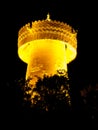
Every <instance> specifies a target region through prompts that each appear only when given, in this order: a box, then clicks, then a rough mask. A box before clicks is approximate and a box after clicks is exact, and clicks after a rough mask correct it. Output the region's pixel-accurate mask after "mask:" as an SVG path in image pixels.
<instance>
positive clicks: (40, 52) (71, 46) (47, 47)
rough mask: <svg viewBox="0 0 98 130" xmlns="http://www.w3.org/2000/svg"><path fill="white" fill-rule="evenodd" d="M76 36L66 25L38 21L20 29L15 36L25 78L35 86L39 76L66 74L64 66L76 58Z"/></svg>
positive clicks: (48, 17)
mask: <svg viewBox="0 0 98 130" xmlns="http://www.w3.org/2000/svg"><path fill="white" fill-rule="evenodd" d="M76 36H77V33H76V31H75V30H74V29H73V28H72V27H71V26H69V25H68V24H66V23H63V22H60V21H56V20H51V19H50V16H49V14H48V15H47V18H46V19H45V20H38V21H34V22H32V23H28V24H26V25H25V26H23V27H22V28H21V29H20V30H19V33H18V55H19V57H20V59H21V60H23V61H24V62H25V63H27V71H26V79H28V78H29V77H30V78H32V84H33V85H34V84H35V83H36V81H37V79H38V77H40V78H43V76H44V75H48V76H53V75H55V74H58V75H65V74H66V73H67V71H68V70H67V64H68V63H70V62H71V61H72V60H74V59H75V57H76V55H77V38H76Z"/></svg>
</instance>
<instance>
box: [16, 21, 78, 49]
mask: <svg viewBox="0 0 98 130" xmlns="http://www.w3.org/2000/svg"><path fill="white" fill-rule="evenodd" d="M76 36H77V32H76V31H75V30H74V29H73V28H72V27H71V26H69V25H68V24H67V23H63V22H60V21H56V20H48V19H46V20H38V21H34V22H32V23H28V24H26V25H25V26H23V27H22V28H21V29H20V30H19V33H18V47H20V46H21V45H23V44H25V43H27V42H30V41H33V40H39V39H54V40H56V39H57V40H60V41H63V42H67V43H69V44H70V45H71V46H73V47H74V48H77V38H76Z"/></svg>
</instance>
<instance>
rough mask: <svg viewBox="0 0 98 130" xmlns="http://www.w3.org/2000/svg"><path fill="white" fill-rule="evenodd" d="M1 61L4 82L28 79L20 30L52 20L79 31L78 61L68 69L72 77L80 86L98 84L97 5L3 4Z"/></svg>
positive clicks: (57, 0)
mask: <svg viewBox="0 0 98 130" xmlns="http://www.w3.org/2000/svg"><path fill="white" fill-rule="evenodd" d="M1 5H2V7H3V8H2V9H1V30H2V36H1V41H2V43H1V50H2V52H1V59H2V64H1V66H2V70H4V71H2V78H3V80H2V81H4V82H9V81H11V80H15V79H17V78H19V77H22V76H25V71H26V64H25V63H23V62H22V61H21V60H20V59H19V57H18V54H17V49H18V48H17V38H18V31H19V29H20V28H21V27H22V26H23V25H25V24H26V23H28V22H31V21H35V20H41V19H46V15H47V13H50V15H51V19H53V20H59V21H63V22H66V23H68V24H70V25H71V26H73V28H74V29H76V30H78V35H77V40H78V48H77V52H78V55H77V58H76V59H75V60H74V61H73V62H72V63H70V64H69V65H68V71H69V76H71V77H72V79H73V80H75V81H77V82H80V83H81V82H92V81H94V80H95V82H97V72H98V69H97V66H98V63H97V60H98V58H97V52H98V51H97V28H98V25H97V8H96V3H95V2H89V3H85V2H83V1H82V2H81V1H79V2H76V1H74V2H73V1H66V0H63V1H61V0H47V1H38V0H37V1H36V0H35V1H33V0H32V1H26V2H25V1H24V2H23V3H22V2H21V3H20V2H18V1H13V2H6V3H5V2H2V4H1Z"/></svg>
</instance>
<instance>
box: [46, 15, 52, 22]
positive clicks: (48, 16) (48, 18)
mask: <svg viewBox="0 0 98 130" xmlns="http://www.w3.org/2000/svg"><path fill="white" fill-rule="evenodd" d="M46 20H48V21H50V20H51V19H50V14H49V13H48V14H47V19H46Z"/></svg>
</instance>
